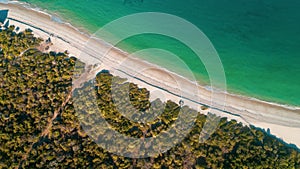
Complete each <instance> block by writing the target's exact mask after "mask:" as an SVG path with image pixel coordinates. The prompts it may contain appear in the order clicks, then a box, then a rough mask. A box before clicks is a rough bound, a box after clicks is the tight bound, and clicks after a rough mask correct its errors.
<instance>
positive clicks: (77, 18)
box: [26, 0, 300, 106]
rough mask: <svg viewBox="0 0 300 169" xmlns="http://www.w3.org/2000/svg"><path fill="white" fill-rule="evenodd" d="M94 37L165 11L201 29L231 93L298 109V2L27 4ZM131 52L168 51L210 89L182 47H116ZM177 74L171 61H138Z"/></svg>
mask: <svg viewBox="0 0 300 169" xmlns="http://www.w3.org/2000/svg"><path fill="white" fill-rule="evenodd" d="M26 2H29V3H31V4H34V5H36V6H38V7H40V8H43V9H46V10H48V11H50V12H51V13H54V14H56V15H58V16H61V17H62V18H63V19H64V21H66V22H70V23H72V24H73V25H74V26H76V27H78V28H79V29H85V30H87V31H88V32H90V33H94V32H95V31H97V30H98V29H99V28H101V27H102V26H103V25H105V24H107V23H109V22H110V21H113V20H115V19H117V18H119V17H122V16H125V15H128V14H133V13H137V12H164V13H169V14H174V15H176V16H179V17H182V18H184V19H186V20H188V21H190V22H191V23H193V24H195V25H196V26H197V27H198V28H199V29H201V30H202V31H203V32H204V33H205V34H206V35H207V36H208V38H209V39H210V40H211V42H212V43H213V45H214V46H215V48H216V50H217V51H218V53H219V55H220V58H221V60H222V62H223V65H224V68H225V72H226V78H227V86H228V90H229V91H231V92H234V93H237V94H243V95H246V96H250V97H255V98H259V99H263V100H266V101H272V102H277V103H281V104H289V105H297V106H299V105H300V87H299V86H300V66H299V63H300V51H299V50H300V36H299V34H300V22H299V21H300V12H298V9H299V8H300V1H297V0H287V1H283V0H252V1H249V0H231V1H229V0H185V1H182V0H163V1H162V0H123V1H122V0H109V1H107V0H106V1H104V0H97V1H90V0H73V1H69V0H59V1H53V0H43V1H41V0H26ZM118 46H119V47H121V48H122V49H125V50H126V51H128V52H136V51H139V50H142V49H147V48H160V49H165V50H169V51H171V52H172V53H174V54H176V55H177V56H179V58H180V59H182V60H183V61H184V62H185V63H186V64H187V65H188V67H189V68H190V69H191V70H192V71H193V73H194V74H195V76H196V78H197V80H199V81H201V83H204V84H208V83H209V77H208V75H207V73H206V71H205V68H204V65H203V64H202V63H201V62H199V61H195V60H196V59H197V56H196V55H195V54H194V53H193V52H192V51H191V50H190V49H188V48H187V47H186V46H184V45H183V44H181V43H180V42H178V41H176V40H174V39H171V38H168V37H163V36H159V35H153V34H145V35H139V36H134V37H131V38H129V39H126V40H124V41H123V42H122V43H120V44H118ZM140 57H141V58H143V59H146V60H148V61H150V62H153V63H155V64H159V65H161V66H164V65H167V68H168V69H170V70H172V71H175V72H177V73H179V74H182V75H185V71H186V70H184V69H183V67H182V66H181V65H180V64H179V63H176V62H175V63H174V62H171V60H173V59H172V58H169V57H168V56H157V55H155V54H153V53H152V54H151V53H148V54H146V55H143V56H140Z"/></svg>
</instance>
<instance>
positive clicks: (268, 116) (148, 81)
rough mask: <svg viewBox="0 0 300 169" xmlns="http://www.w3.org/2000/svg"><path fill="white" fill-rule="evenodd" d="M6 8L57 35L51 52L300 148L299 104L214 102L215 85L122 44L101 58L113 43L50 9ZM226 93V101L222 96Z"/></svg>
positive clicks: (18, 21)
mask: <svg viewBox="0 0 300 169" xmlns="http://www.w3.org/2000/svg"><path fill="white" fill-rule="evenodd" d="M0 9H1V10H2V9H8V10H9V16H8V17H9V18H8V19H9V22H10V25H15V26H17V27H19V28H20V30H24V29H26V28H30V29H31V30H33V33H34V34H35V35H36V36H38V37H41V38H43V39H44V40H45V39H48V38H49V37H51V41H52V43H53V45H52V46H51V47H50V49H49V51H50V50H51V51H56V52H64V51H65V50H68V52H69V53H70V56H75V57H77V58H79V59H80V60H81V61H83V62H85V63H86V64H87V65H94V64H98V65H99V66H98V67H97V68H96V70H95V74H96V73H97V71H101V70H103V69H106V70H109V71H110V72H111V73H112V74H114V75H117V76H120V77H124V78H127V79H128V81H130V82H133V83H136V84H138V85H139V86H140V87H145V88H147V89H148V90H149V91H150V94H151V100H154V99H156V98H161V99H162V100H172V101H174V102H177V103H178V102H179V101H180V99H182V100H183V101H184V103H185V104H186V105H188V106H190V107H191V108H194V109H196V110H198V111H200V112H201V113H207V111H202V110H201V106H202V105H208V106H211V108H210V111H212V112H213V113H216V114H217V115H220V116H223V117H228V118H229V119H235V120H237V121H239V122H242V123H244V124H245V125H249V124H251V125H254V126H256V127H259V128H262V129H266V130H267V129H268V128H269V129H270V131H271V134H273V135H275V136H277V137H279V138H282V139H283V140H284V141H285V142H287V143H291V144H295V145H296V146H298V147H300V108H299V107H288V106H283V105H278V104H273V103H268V102H264V101H260V100H257V99H253V98H247V97H243V96H237V95H234V94H229V93H222V92H219V93H218V92H214V93H213V94H214V95H215V96H216V97H214V98H220V99H214V100H213V103H214V104H213V105H212V102H211V97H212V92H211V90H208V89H206V88H205V87H204V86H199V85H196V84H195V83H194V82H192V81H189V80H188V79H186V78H183V77H181V76H179V75H177V74H175V73H172V72H170V71H167V70H165V69H164V68H161V67H159V66H156V65H154V64H151V63H148V62H146V61H144V60H141V59H138V58H136V57H133V56H130V54H127V53H126V52H124V51H122V50H120V49H113V50H110V52H109V53H108V55H107V56H109V57H104V58H101V59H99V54H100V53H102V52H103V51H107V50H108V49H110V48H111V46H109V45H108V44H107V43H104V42H103V41H101V40H97V39H91V38H90V36H89V35H87V34H83V33H81V32H79V31H78V30H77V29H76V28H74V27H72V26H71V25H69V24H64V23H57V22H54V21H52V20H51V17H50V16H49V15H47V14H44V13H41V12H37V11H34V10H30V9H27V8H25V7H22V6H20V5H16V4H0ZM50 35H51V36H50ZM86 43H88V44H89V45H86ZM95 74H94V75H95ZM91 78H92V77H91ZM224 94H225V95H226V102H225V103H224V102H223V101H222V100H223V99H222V98H223V97H224ZM224 105H225V106H224Z"/></svg>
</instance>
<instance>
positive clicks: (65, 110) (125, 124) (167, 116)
mask: <svg viewBox="0 0 300 169" xmlns="http://www.w3.org/2000/svg"><path fill="white" fill-rule="evenodd" d="M13 29H14V28H13V27H11V28H9V29H7V30H2V31H1V32H0V43H1V45H0V47H1V49H2V50H1V52H0V140H1V142H0V168H14V167H17V168H18V166H20V168H237V169H239V168H279V169H280V168H282V169H287V168H291V169H292V168H300V154H299V152H298V151H296V150H295V149H293V148H289V147H287V146H286V145H285V144H283V143H282V142H281V141H280V140H278V139H276V138H274V137H272V136H269V135H268V134H267V133H266V132H263V131H261V130H258V129H256V128H254V127H247V126H243V125H242V124H241V123H237V122H236V121H228V120H227V119H226V118H222V119H221V122H220V124H219V127H218V128H217V130H216V131H215V132H214V134H213V135H212V136H211V137H210V139H209V140H208V141H206V142H205V143H199V136H200V133H201V129H202V127H203V125H204V123H205V121H206V116H205V115H201V114H199V115H198V116H197V119H196V121H195V125H194V127H193V129H192V131H191V132H190V133H189V135H188V136H186V137H185V138H184V140H183V141H182V142H181V143H179V144H178V145H176V146H175V147H173V148H172V149H170V150H169V151H167V152H165V153H163V154H160V155H159V156H157V157H153V158H145V159H130V158H125V157H121V156H117V155H114V154H111V153H109V152H107V151H106V150H105V149H103V148H101V147H99V146H98V145H97V144H96V143H94V142H93V140H92V139H91V138H90V137H89V136H88V135H87V134H86V132H85V131H84V130H83V129H82V127H81V126H82V125H84V126H85V127H87V126H89V125H90V128H92V125H93V124H94V123H97V116H99V115H101V116H103V117H104V118H105V120H106V121H107V122H108V123H109V124H110V125H111V128H112V129H114V130H116V131H118V132H120V133H122V134H124V135H127V136H130V137H136V138H145V137H155V136H157V135H159V134H161V133H162V132H164V131H166V130H167V129H168V128H170V126H171V125H172V124H174V123H175V121H176V120H177V116H178V113H179V110H180V106H179V105H177V104H176V103H174V102H171V101H167V102H166V103H162V102H161V101H160V100H155V101H153V102H152V103H151V102H150V101H149V92H148V91H147V90H146V89H141V88H138V86H137V85H135V84H132V83H128V82H126V79H122V78H119V77H114V76H112V75H111V74H108V73H100V74H98V75H97V78H96V81H95V84H96V85H95V89H94V90H95V92H96V93H97V104H98V105H97V106H98V107H99V109H100V112H97V111H96V110H91V111H88V112H84V111H82V112H75V108H74V106H73V101H74V100H72V99H71V100H69V101H68V102H67V103H66V105H64V106H63V107H62V104H63V103H64V102H65V100H66V98H67V96H68V95H69V94H70V92H71V90H72V89H71V88H72V82H71V77H72V76H73V75H74V74H80V73H82V71H83V70H80V72H73V68H74V66H75V65H74V63H75V61H76V59H75V58H69V57H67V56H66V55H65V54H57V53H53V52H50V53H41V52H40V51H38V50H36V49H35V47H36V46H37V45H38V44H39V42H40V41H41V40H40V39H37V38H34V36H33V35H32V33H31V32H30V31H29V30H27V31H25V32H21V33H19V34H16V33H15V32H14V31H13ZM79 67H81V68H83V67H84V65H83V64H82V65H79ZM112 82H114V83H112ZM112 84H113V85H114V86H113V87H114V89H116V91H115V92H116V93H119V94H121V95H122V94H125V95H126V93H122V92H123V90H121V89H123V88H129V89H130V90H129V96H130V97H129V102H130V103H131V105H133V106H134V110H135V109H138V110H139V111H140V112H141V113H136V112H134V113H132V115H134V116H131V117H130V119H135V118H139V119H140V118H142V119H143V118H144V119H148V117H150V116H151V115H153V114H155V113H156V112H157V111H160V110H161V109H162V108H164V109H163V112H162V114H160V115H158V116H157V117H156V118H155V119H154V120H152V121H149V122H148V121H147V122H145V123H137V122H134V121H132V120H129V118H127V117H125V116H123V115H122V113H120V112H119V110H118V109H117V107H116V105H117V106H121V108H122V110H124V111H125V112H127V113H128V114H130V113H131V111H134V110H132V109H131V108H130V107H129V106H128V105H127V104H126V102H125V101H124V100H122V99H120V100H114V99H113V97H112V94H113V93H112V88H111V87H112ZM88 87H89V85H84V86H83V89H82V90H80V91H78V90H76V91H74V92H75V93H76V92H84V91H86V90H87V89H88ZM79 94H80V93H79ZM74 99H76V98H74ZM86 102H87V103H89V102H90V101H89V100H88V98H86ZM150 105H151V107H150ZM79 106H81V107H82V108H84V105H79ZM122 106H123V107H122ZM149 107H150V108H149ZM60 108H61V109H60ZM187 109H188V108H187ZM56 111H58V116H57V117H56V118H55V119H54V120H53V121H51V119H52V117H53V115H54V112H56ZM188 111H193V110H190V109H188ZM78 113H79V114H81V115H84V117H86V118H85V119H81V121H80V122H79V120H78V118H80V116H78ZM187 120H188V119H187ZM49 122H51V123H52V125H51V127H50V128H49V132H48V134H46V135H41V134H42V133H43V131H45V129H46V126H47V124H49ZM87 128H88V127H87ZM97 132H101V131H97ZM98 134H100V133H98ZM104 134H105V133H104ZM24 154H27V156H26V158H25V159H24V160H22V158H24Z"/></svg>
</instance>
